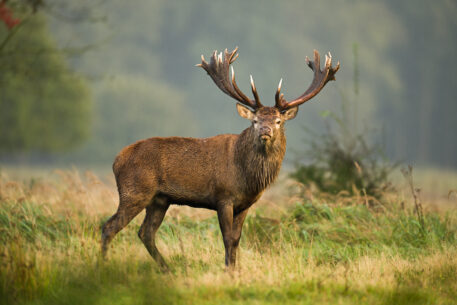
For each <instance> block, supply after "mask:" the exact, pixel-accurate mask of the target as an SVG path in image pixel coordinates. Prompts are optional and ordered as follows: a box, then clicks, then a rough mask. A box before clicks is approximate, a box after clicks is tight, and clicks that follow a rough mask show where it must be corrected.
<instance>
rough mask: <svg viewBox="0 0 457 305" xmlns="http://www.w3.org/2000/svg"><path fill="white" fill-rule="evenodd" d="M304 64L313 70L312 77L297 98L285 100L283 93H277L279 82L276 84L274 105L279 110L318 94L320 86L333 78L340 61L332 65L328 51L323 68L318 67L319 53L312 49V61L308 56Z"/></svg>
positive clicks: (279, 88)
mask: <svg viewBox="0 0 457 305" xmlns="http://www.w3.org/2000/svg"><path fill="white" fill-rule="evenodd" d="M305 60H306V64H307V65H308V66H309V67H310V68H311V70H313V71H314V78H313V81H312V82H311V85H310V86H309V88H308V89H307V90H306V91H305V93H303V94H302V95H301V96H299V97H298V98H296V99H294V100H292V101H286V100H285V99H284V97H283V95H282V94H281V95H280V94H279V93H280V90H281V83H280V84H279V86H278V90H277V91H276V95H275V98H276V107H277V108H279V109H280V110H286V109H289V108H292V107H296V106H299V105H301V104H303V103H304V102H306V101H308V100H310V99H312V98H313V97H314V96H316V94H318V93H319V92H320V91H321V90H322V88H324V86H325V85H326V84H327V83H328V82H329V81H331V80H335V73H336V72H337V71H338V69H339V68H340V62H338V63H337V64H336V66H335V67H334V68H333V67H332V55H331V54H330V52H328V54H326V55H325V65H324V70H321V68H320V55H319V52H318V51H317V50H314V61H311V60H309V58H308V56H306V58H305Z"/></svg>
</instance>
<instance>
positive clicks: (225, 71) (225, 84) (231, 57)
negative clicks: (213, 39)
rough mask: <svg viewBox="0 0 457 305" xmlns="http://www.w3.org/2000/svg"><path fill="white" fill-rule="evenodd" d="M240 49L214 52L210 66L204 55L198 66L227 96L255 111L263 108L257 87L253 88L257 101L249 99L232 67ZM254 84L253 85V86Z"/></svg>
mask: <svg viewBox="0 0 457 305" xmlns="http://www.w3.org/2000/svg"><path fill="white" fill-rule="evenodd" d="M237 51H238V47H236V48H235V49H234V50H233V51H232V52H229V51H228V50H227V49H225V50H224V52H223V53H222V52H220V53H219V54H218V53H217V51H214V52H213V55H212V56H211V59H210V62H209V64H208V63H207V62H206V61H205V58H204V56H203V55H202V57H201V59H202V62H201V64H198V65H196V66H198V67H202V68H203V69H204V70H205V71H206V72H207V73H208V74H209V76H210V77H211V79H212V80H213V81H214V83H215V84H216V86H218V87H219V89H221V90H222V92H224V93H225V94H227V95H229V96H231V97H232V98H234V99H236V100H237V101H239V102H240V103H242V104H244V105H246V106H249V107H251V108H253V109H257V108H259V107H262V104H261V103H260V100H259V96H258V94H257V90H256V89H255V86H253V88H252V93H253V94H254V98H255V100H252V99H250V98H248V97H247V96H246V95H245V94H244V93H243V92H242V91H241V90H240V89H239V88H238V86H237V84H236V81H235V72H234V70H233V67H232V66H230V64H232V63H233V62H234V61H235V60H236V59H237V58H238V54H237ZM230 68H231V69H232V77H231V78H230V71H229V70H230ZM252 84H253V82H252V83H251V86H252Z"/></svg>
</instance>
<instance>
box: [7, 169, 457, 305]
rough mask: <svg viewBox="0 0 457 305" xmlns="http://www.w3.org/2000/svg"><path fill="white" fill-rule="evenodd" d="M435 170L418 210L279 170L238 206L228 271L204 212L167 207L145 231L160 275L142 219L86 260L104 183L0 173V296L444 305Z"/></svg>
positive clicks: (447, 285)
mask: <svg viewBox="0 0 457 305" xmlns="http://www.w3.org/2000/svg"><path fill="white" fill-rule="evenodd" d="M430 175H432V174H429V176H430ZM436 175H437V177H443V176H442V175H440V174H436ZM446 175H449V179H448V181H451V184H450V185H445V186H443V185H439V186H438V185H434V184H433V183H435V184H436V183H438V182H439V181H440V180H439V179H435V178H430V182H431V183H432V186H431V187H430V190H433V192H432V191H430V192H425V190H424V191H423V192H422V193H423V194H422V195H421V196H422V199H423V208H424V211H423V219H421V218H419V217H418V216H417V214H416V213H415V210H414V202H413V200H412V198H411V194H409V193H408V192H407V189H406V188H404V187H402V186H401V182H398V185H399V186H398V188H397V190H395V191H393V192H392V193H389V194H385V198H383V199H382V200H380V201H375V200H371V199H369V198H364V197H363V196H359V197H348V196H346V195H345V194H340V195H339V196H328V195H325V194H319V193H316V192H314V191H313V190H312V188H311V189H305V188H304V187H303V186H300V185H296V184H293V183H291V182H290V181H289V180H287V179H285V178H284V177H283V178H282V179H281V180H280V181H279V183H278V184H277V185H276V186H274V187H273V188H272V189H270V190H269V191H268V192H267V193H266V194H265V195H264V196H263V197H262V199H261V200H260V202H258V203H256V205H255V206H254V208H252V209H251V211H250V214H249V216H248V218H247V220H246V223H245V226H244V231H243V237H242V241H241V246H240V253H239V256H238V257H239V264H238V266H237V268H236V270H235V271H234V272H226V271H225V270H224V267H223V260H224V258H223V253H224V251H223V244H222V240H221V236H220V232H219V227H218V224H217V219H216V217H215V214H214V212H211V211H206V210H199V209H191V208H187V207H173V208H171V209H170V210H169V212H168V214H167V216H166V218H165V221H164V223H163V224H162V226H161V228H160V230H159V233H158V247H159V249H160V250H161V252H162V254H163V255H164V257H165V259H166V260H167V262H168V263H169V265H170V267H171V272H169V273H161V272H160V271H159V269H158V267H157V266H156V264H155V263H154V262H153V261H152V259H151V258H150V257H149V255H148V254H147V251H146V249H145V248H144V246H143V245H142V243H141V241H140V240H139V239H138V237H137V231H138V229H139V226H140V223H141V221H142V218H143V216H144V215H143V214H141V215H139V216H138V217H137V218H136V219H135V220H134V221H133V222H132V223H131V224H130V225H129V226H127V227H126V228H125V229H124V230H123V231H122V232H121V233H119V234H118V235H117V236H116V238H115V240H114V241H113V243H112V245H111V248H110V250H109V254H108V259H107V260H106V261H103V260H101V259H100V257H99V251H100V247H99V240H100V227H101V225H102V223H103V222H104V221H105V220H106V219H107V218H108V217H109V216H111V215H112V214H113V213H114V212H115V210H116V207H117V193H116V189H115V186H114V182H113V179H112V178H106V179H103V181H102V180H101V179H99V178H98V177H97V176H95V175H94V174H92V173H91V172H86V173H84V174H80V173H78V171H76V170H70V171H53V172H52V173H48V174H45V175H43V174H41V175H37V176H40V177H39V178H30V176H28V178H24V177H14V174H13V173H12V172H10V171H1V172H0V243H1V247H0V302H1V303H2V304H415V305H416V304H456V302H457V301H456V300H457V211H456V210H457V209H456V207H457V194H456V193H455V192H453V191H452V185H454V186H455V187H457V185H456V184H455V183H454V182H455V181H456V180H457V179H455V176H452V173H447V174H446ZM451 176H452V177H451ZM446 177H448V176H446ZM446 179H447V178H446ZM452 179H454V180H452ZM422 181H426V179H425V180H422ZM437 181H438V182H437ZM418 184H420V182H419V183H418ZM455 187H454V188H455Z"/></svg>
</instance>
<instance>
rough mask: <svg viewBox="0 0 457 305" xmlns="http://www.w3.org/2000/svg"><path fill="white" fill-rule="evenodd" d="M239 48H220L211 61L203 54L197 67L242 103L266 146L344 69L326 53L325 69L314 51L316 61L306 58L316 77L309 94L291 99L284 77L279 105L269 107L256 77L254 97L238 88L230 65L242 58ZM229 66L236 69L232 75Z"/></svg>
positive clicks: (241, 110) (243, 111)
mask: <svg viewBox="0 0 457 305" xmlns="http://www.w3.org/2000/svg"><path fill="white" fill-rule="evenodd" d="M237 51H238V47H237V48H235V50H233V51H232V52H228V51H227V49H225V51H224V54H222V52H221V53H219V54H218V53H217V51H214V53H213V55H212V56H211V59H210V62H209V63H208V62H206V60H205V58H204V56H203V55H202V57H201V59H202V62H201V63H200V64H198V65H197V66H198V67H202V68H203V69H204V70H205V71H206V72H207V73H208V74H209V76H210V77H211V78H212V79H213V81H214V83H215V84H216V85H217V86H218V87H219V89H221V90H222V91H223V92H224V93H225V94H227V95H229V96H231V97H232V98H234V99H235V100H237V101H238V102H239V103H237V105H236V107H237V110H238V113H239V115H240V116H241V117H243V118H245V119H248V120H250V121H251V122H252V128H253V130H254V132H255V135H256V139H257V140H258V141H259V143H261V144H263V145H270V144H272V143H274V142H275V141H276V139H277V138H278V137H280V136H282V135H283V134H284V122H285V121H287V120H291V119H293V118H295V116H296V115H297V112H298V106H300V105H301V104H303V103H304V102H306V101H308V100H310V99H311V98H313V97H314V96H315V95H316V94H318V93H319V92H320V91H321V90H322V88H324V86H325V85H326V84H327V82H328V81H330V80H335V73H336V72H337V71H338V69H339V68H340V63H339V62H338V63H337V65H336V67H334V68H333V67H332V56H331V54H330V53H328V54H327V55H325V66H324V69H323V70H321V69H320V56H319V52H317V51H316V50H314V61H311V60H309V58H308V57H306V63H307V65H308V66H309V67H310V68H311V69H312V70H313V71H314V79H313V81H312V83H311V85H310V86H309V88H308V89H307V90H306V91H305V93H303V94H302V95H300V96H299V97H298V98H296V99H294V100H291V101H287V100H286V99H285V98H284V95H283V94H282V93H281V85H282V79H281V80H280V81H279V85H278V89H277V90H276V94H275V100H276V103H275V106H273V107H268V106H263V105H262V103H261V102H260V99H259V95H258V93H257V89H256V86H255V84H254V80H253V78H252V76H251V89H252V94H253V95H254V99H250V98H249V97H247V96H246V95H245V94H244V93H243V92H242V91H241V90H240V89H239V88H238V86H237V84H236V81H235V71H234V70H233V67H231V66H230V65H231V64H232V63H233V62H234V61H235V60H236V58H237V57H238V54H237ZM229 67H230V68H231V70H232V76H231V77H230V72H229Z"/></svg>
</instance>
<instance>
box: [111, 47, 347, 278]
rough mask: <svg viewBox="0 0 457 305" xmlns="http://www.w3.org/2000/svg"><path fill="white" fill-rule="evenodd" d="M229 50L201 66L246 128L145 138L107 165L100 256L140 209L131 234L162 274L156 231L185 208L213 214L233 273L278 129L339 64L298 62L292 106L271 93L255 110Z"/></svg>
mask: <svg viewBox="0 0 457 305" xmlns="http://www.w3.org/2000/svg"><path fill="white" fill-rule="evenodd" d="M236 52H237V48H236V49H235V50H233V51H232V52H228V51H227V50H225V52H224V54H223V55H222V52H221V53H220V54H219V55H218V54H217V52H216V51H215V52H214V54H213V56H212V57H211V60H210V63H209V64H208V63H207V62H206V61H205V58H204V57H203V55H202V62H201V64H198V65H197V66H199V67H202V68H203V69H204V70H205V71H206V72H207V73H208V74H209V76H210V77H211V78H212V79H213V81H214V83H215V84H216V85H217V86H218V87H219V89H221V90H222V91H223V92H224V93H225V94H227V95H229V96H230V97H232V98H234V99H235V100H237V101H238V102H239V103H237V104H236V108H237V110H238V113H239V115H240V116H241V117H243V118H245V119H248V120H250V121H251V126H250V127H248V128H246V129H245V130H244V131H243V132H241V134H239V135H235V134H224V135H218V136H215V137H211V138H206V139H193V138H181V137H170V138H159V137H155V138H150V139H146V140H141V141H138V142H136V143H133V144H131V145H129V146H127V147H125V148H123V149H122V150H121V152H120V153H119V155H118V156H117V157H116V159H115V160H114V164H113V172H114V175H115V176H116V183H117V188H118V191H119V207H118V209H117V212H116V214H114V215H113V216H112V217H111V218H110V219H109V220H108V221H107V222H106V223H105V224H104V226H103V229H102V254H103V256H105V255H106V251H107V249H108V244H109V243H110V241H111V240H112V239H113V237H114V236H115V235H116V233H118V232H119V231H120V230H122V229H123V228H124V227H125V226H126V225H127V224H128V223H129V222H130V221H131V220H132V219H133V218H134V217H135V216H136V215H138V214H139V213H140V212H141V211H142V210H143V209H146V217H145V219H144V221H143V224H142V225H141V228H140V230H139V232H138V235H139V237H140V239H141V240H142V241H143V243H144V245H145V246H146V249H147V250H148V251H149V254H150V255H151V256H152V257H153V258H154V259H155V260H156V261H157V263H158V264H159V265H160V266H161V267H162V268H163V269H165V270H166V269H168V267H167V265H166V263H165V261H164V259H163V257H162V255H161V254H160V252H159V251H158V249H157V247H156V244H155V235H156V232H157V229H158V228H159V226H160V224H161V223H162V221H163V218H164V216H165V213H166V212H167V209H168V207H169V206H170V204H178V205H189V206H191V207H196V208H207V209H211V210H215V211H217V217H218V219H219V225H220V229H221V231H222V237H223V241H224V246H225V265H226V266H227V267H233V266H234V265H235V260H236V251H237V248H238V244H239V241H240V237H241V229H242V226H243V222H244V219H245V217H246V214H247V212H248V209H249V207H251V206H252V205H253V204H254V203H255V202H256V201H257V200H258V199H259V197H260V196H261V195H262V193H263V191H264V190H265V189H266V188H267V187H268V186H269V185H270V184H271V183H272V182H273V181H274V180H275V178H276V177H277V176H278V173H279V169H280V168H281V163H282V160H283V158H284V153H285V151H286V136H285V134H284V123H285V121H287V120H290V119H293V118H294V117H295V116H296V114H297V111H298V106H300V105H301V104H303V103H304V102H306V101H308V100H309V99H311V98H313V97H314V96H315V95H316V94H318V93H319V91H321V90H322V88H323V87H324V86H325V84H327V82H328V81H330V80H334V79H335V73H336V72H337V71H338V69H339V63H338V64H337V65H336V67H332V58H331V55H330V53H329V54H328V56H327V55H326V56H325V67H324V69H323V70H321V69H320V57H319V53H318V52H317V51H314V61H310V60H309V59H308V58H306V63H307V64H308V66H309V67H310V68H311V69H312V70H313V71H314V79H313V81H312V83H311V85H310V86H309V88H308V89H307V90H306V91H305V93H303V94H302V95H300V96H299V97H297V98H296V99H294V100H291V101H287V100H286V99H285V98H284V95H283V94H281V83H282V80H281V81H280V82H279V86H278V89H277V91H276V96H275V97H276V105H275V106H274V107H268V106H263V105H262V104H261V103H260V100H259V96H258V94H257V89H256V87H255V85H254V81H253V80H252V77H251V88H252V93H253V95H254V99H250V98H249V97H247V96H246V95H245V94H244V93H243V92H242V91H241V90H240V89H239V88H238V86H237V84H236V82H235V74H234V71H233V68H232V75H231V77H230V72H229V67H230V64H232V63H233V62H234V61H235V59H236V58H237V57H238V54H236Z"/></svg>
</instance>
